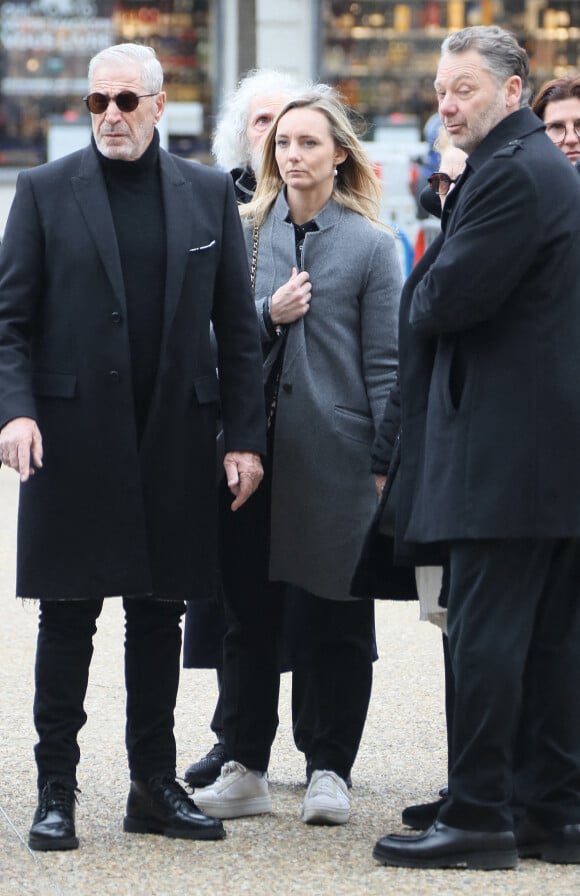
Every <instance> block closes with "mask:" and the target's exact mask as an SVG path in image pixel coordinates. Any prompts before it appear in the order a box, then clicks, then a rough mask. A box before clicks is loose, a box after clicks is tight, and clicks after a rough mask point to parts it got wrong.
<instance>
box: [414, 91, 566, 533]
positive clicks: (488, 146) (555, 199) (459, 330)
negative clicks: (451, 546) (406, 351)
mask: <svg viewBox="0 0 580 896" xmlns="http://www.w3.org/2000/svg"><path fill="white" fill-rule="evenodd" d="M579 208H580V182H579V181H578V178H577V173H576V172H575V171H574V169H573V168H572V167H571V166H570V163H569V162H568V161H567V159H566V158H565V157H564V155H563V154H562V153H561V152H560V150H559V149H557V148H556V147H555V146H554V145H553V144H552V143H551V142H550V140H549V139H548V138H547V137H546V136H545V134H544V132H543V126H542V123H541V122H540V121H538V119H537V118H536V116H535V115H534V114H533V113H532V112H531V110H529V109H527V108H524V109H520V110H518V111H517V112H515V113H513V114H511V115H509V116H508V117H507V118H505V119H504V120H503V121H501V122H500V123H499V124H498V125H497V126H496V127H495V128H494V129H493V130H492V131H491V132H490V133H489V134H488V136H487V137H486V138H485V139H484V140H483V141H482V143H481V144H480V145H479V147H478V148H477V149H476V150H475V151H474V152H473V153H472V154H471V156H470V157H469V158H468V160H467V167H466V170H465V172H464V174H463V175H462V177H461V179H460V181H459V182H458V184H457V186H456V188H455V190H454V191H453V192H452V193H451V194H450V197H449V199H448V201H447V202H446V204H445V209H444V212H443V229H444V242H443V245H442V246H441V249H440V251H439V253H438V255H437V258H436V259H435V260H434V262H433V264H432V265H431V267H430V268H429V271H428V272H427V273H426V274H425V276H424V277H423V279H422V280H421V282H420V283H419V285H418V286H417V287H416V289H415V291H414V294H413V297H412V301H411V306H410V311H409V321H410V324H411V326H412V327H413V329H414V330H415V332H416V333H417V334H419V335H420V336H422V337H424V338H425V358H424V366H425V369H428V367H429V365H430V364H432V375H431V377H430V380H429V389H428V394H425V395H422V396H419V397H418V396H417V395H416V392H417V384H416V383H414V382H413V381H412V380H408V381H405V382H403V380H401V393H402V408H403V456H404V457H405V455H407V457H409V453H411V454H414V467H415V468H414V469H412V470H406V471H405V475H404V477H403V480H402V486H403V490H404V489H405V488H406V487H409V488H410V489H412V510H411V514H410V518H409V524H408V526H407V528H406V531H405V540H406V541H407V542H411V543H429V542H441V541H442V542H445V541H448V540H451V539H463V538H512V537H513V538H523V537H572V536H574V537H577V536H579V535H580V477H578V475H577V458H578V445H579V444H580V401H579V400H578V399H579V391H578V390H579V386H578V383H579V382H580V352H579V351H578V346H579V345H580V253H578V246H579V245H580V214H579V213H578V210H579ZM433 340H434V345H435V354H434V356H433V354H432V352H433ZM403 364H404V361H403V357H401V368H403ZM412 407H413V410H411V408H412ZM409 447H410V452H409Z"/></svg>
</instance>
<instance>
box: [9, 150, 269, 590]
mask: <svg viewBox="0 0 580 896" xmlns="http://www.w3.org/2000/svg"><path fill="white" fill-rule="evenodd" d="M160 177H161V184H162V194H163V203H164V209H165V218H166V221H165V225H166V234H167V282H166V291H165V297H164V322H163V331H162V336H161V353H160V360H159V367H158V372H157V378H156V382H155V386H154V390H153V395H152V399H151V406H150V411H149V415H148V420H147V424H146V427H145V430H144V433H143V437H142V440H141V444H140V445H138V442H137V437H136V426H135V413H134V405H133V396H132V388H131V377H130V369H131V364H130V356H129V341H128V333H127V326H126V299H125V291H124V285H123V278H122V273H121V264H120V259H119V252H118V248H117V243H116V239H115V231H114V227H113V221H112V217H111V211H110V207H109V203H108V198H107V191H106V187H105V183H104V180H103V176H102V172H101V168H100V166H99V164H98V160H97V158H96V155H95V152H94V151H93V149H92V148H87V149H85V150H81V151H79V152H77V153H74V154H72V155H70V156H68V157H66V158H64V159H60V160H58V161H55V162H53V163H51V164H49V165H43V166H40V167H38V168H35V169H31V170H28V171H24V172H21V174H20V175H19V178H18V182H17V187H16V195H15V199H14V203H13V206H12V209H11V212H10V215H9V218H8V223H7V225H6V230H5V234H4V242H3V244H2V247H1V248H0V426H3V425H4V424H5V423H6V422H7V421H9V420H10V419H12V418H15V417H20V416H28V417H33V418H34V419H36V420H37V421H38V425H39V428H40V431H41V434H42V437H43V442H44V466H43V468H42V469H41V470H39V471H37V473H36V475H35V476H34V477H32V479H31V480H30V481H29V482H28V483H26V484H25V485H23V486H22V488H21V496H20V508H19V523H18V567H17V591H18V594H19V595H22V596H25V597H43V598H79V597H82V598H89V597H100V596H106V595H116V594H135V593H139V594H142V593H147V594H149V593H155V594H156V595H158V596H162V597H170V598H178V599H181V598H195V597H200V596H207V595H208V594H210V593H211V592H212V591H213V584H214V576H215V568H216V550H217V547H216V515H217V499H216V484H215V475H214V470H215V432H216V417H217V409H218V400H221V410H222V416H223V420H224V429H225V443H226V444H225V447H226V450H233V449H237V450H246V451H256V452H264V451H265V432H264V430H265V425H264V407H263V393H262V380H261V348H260V341H259V337H258V331H257V327H256V316H255V310H254V304H253V299H252V295H251V290H250V287H249V275H248V265H247V260H246V255H245V249H244V243H243V239H242V233H241V226H240V221H239V215H238V210H237V207H236V203H235V199H234V192H233V185H232V179H231V177H230V175H229V174H226V173H222V172H219V171H216V170H212V169H209V168H206V167H204V166H201V165H192V164H191V163H189V162H186V161H184V160H181V159H178V158H176V157H173V156H170V155H169V154H168V153H166V152H164V151H163V150H161V151H160ZM210 320H211V321H212V322H213V326H214V329H215V333H216V336H217V342H218V347H219V361H218V363H219V371H220V379H219V383H218V379H217V376H216V370H215V364H214V362H213V360H212V357H211V352H210V345H209V332H210Z"/></svg>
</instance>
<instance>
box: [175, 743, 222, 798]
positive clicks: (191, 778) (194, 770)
mask: <svg viewBox="0 0 580 896" xmlns="http://www.w3.org/2000/svg"><path fill="white" fill-rule="evenodd" d="M227 761H228V754H227V752H226V748H225V746H224V745H223V744H219V743H218V744H214V746H213V747H212V748H211V750H210V751H209V753H207V755H206V756H204V757H203V759H200V760H199V762H194V763H193V765H190V766H189V768H188V769H187V771H186V772H185V774H184V776H183V777H184V778H185V782H186V783H187V784H189V786H190V787H191V788H192V789H194V790H195V788H196V787H209V785H210V784H213V783H214V781H217V779H218V778H219V776H220V772H221V770H222V765H223V764H224V763H225V762H227Z"/></svg>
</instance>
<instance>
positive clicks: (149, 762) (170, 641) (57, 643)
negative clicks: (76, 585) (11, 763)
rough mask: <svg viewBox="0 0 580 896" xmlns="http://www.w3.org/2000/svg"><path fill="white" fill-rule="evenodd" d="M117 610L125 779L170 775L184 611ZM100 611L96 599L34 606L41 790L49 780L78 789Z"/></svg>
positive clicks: (158, 605) (179, 605)
mask: <svg viewBox="0 0 580 896" xmlns="http://www.w3.org/2000/svg"><path fill="white" fill-rule="evenodd" d="M123 606H124V609H125V684H126V689H127V719H126V745H127V754H128V761H129V770H130V776H131V779H132V780H147V779H148V778H151V777H155V776H157V775H166V774H168V775H172V776H175V763H176V748H175V738H174V734H173V725H174V710H175V701H176V698H177V687H178V684H179V666H180V652H181V628H180V619H181V616H182V614H183V613H184V611H185V604H184V603H183V602H182V601H162V600H153V599H152V600H148V599H146V598H136V597H131V598H124V599H123ZM102 607H103V601H102V600H78V601H41V602H40V618H39V627H38V642H37V650H36V666H35V681H36V692H35V698H34V722H35V725H36V730H37V732H38V743H37V744H36V747H35V757H36V764H37V768H38V786H39V789H41V788H42V787H43V786H44V784H46V783H47V781H53V780H59V781H63V782H64V783H66V784H69V785H70V786H74V787H76V785H77V779H76V769H77V765H78V762H79V758H80V751H79V746H78V741H77V736H78V732H79V731H80V729H81V728H82V726H83V725H84V724H85V722H86V719H87V716H86V714H85V710H84V700H85V694H86V690H87V684H88V679H89V666H90V662H91V657H92V654H93V636H94V634H95V632H96V630H97V625H96V622H97V619H98V617H99V615H100V613H101V610H102Z"/></svg>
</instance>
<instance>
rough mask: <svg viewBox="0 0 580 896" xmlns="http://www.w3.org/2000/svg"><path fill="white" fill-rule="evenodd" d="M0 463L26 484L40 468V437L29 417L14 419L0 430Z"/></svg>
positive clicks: (34, 422)
mask: <svg viewBox="0 0 580 896" xmlns="http://www.w3.org/2000/svg"><path fill="white" fill-rule="evenodd" d="M0 461H2V463H3V464H4V466H5V467H12V469H13V470H16V472H17V473H19V474H20V481H21V482H26V481H27V480H28V478H29V476H34V472H35V468H40V467H41V466H42V436H41V435H40V430H39V428H38V426H37V425H36V421H35V420H33V419H32V418H31V417H15V418H14V420H10V422H9V423H7V424H6V426H4V428H3V429H1V430H0Z"/></svg>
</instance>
